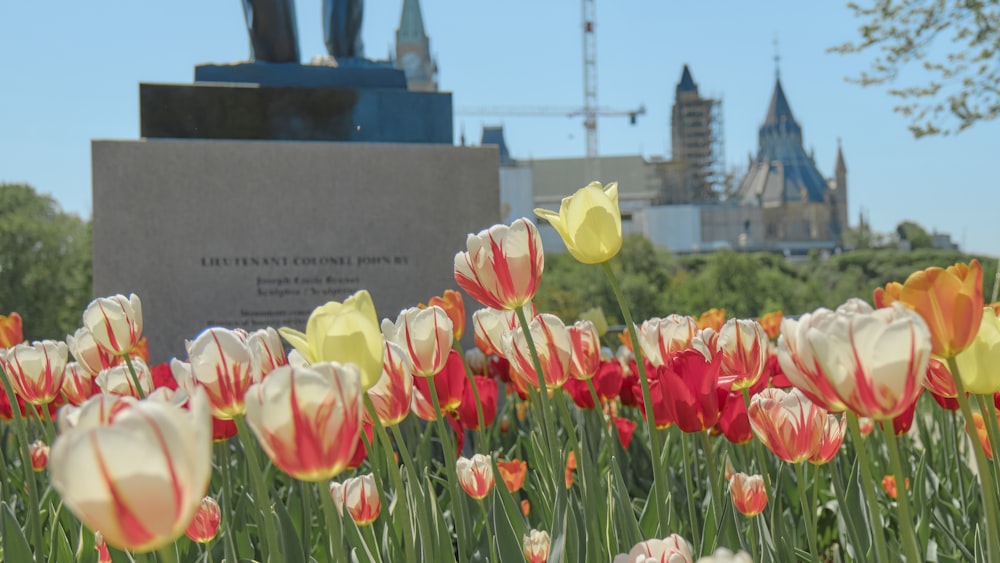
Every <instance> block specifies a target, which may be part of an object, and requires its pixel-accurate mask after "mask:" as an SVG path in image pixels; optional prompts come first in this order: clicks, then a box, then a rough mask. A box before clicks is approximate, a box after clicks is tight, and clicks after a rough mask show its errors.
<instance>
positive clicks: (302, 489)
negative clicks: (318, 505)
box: [298, 481, 312, 555]
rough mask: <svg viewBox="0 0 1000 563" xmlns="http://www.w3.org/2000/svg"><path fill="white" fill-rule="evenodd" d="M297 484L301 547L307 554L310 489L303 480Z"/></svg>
mask: <svg viewBox="0 0 1000 563" xmlns="http://www.w3.org/2000/svg"><path fill="white" fill-rule="evenodd" d="M298 484H299V495H301V496H302V549H303V550H304V551H305V552H306V554H307V555H308V554H309V553H311V552H312V537H311V535H312V490H311V489H310V488H309V485H308V484H307V483H306V482H305V481H299V483H298Z"/></svg>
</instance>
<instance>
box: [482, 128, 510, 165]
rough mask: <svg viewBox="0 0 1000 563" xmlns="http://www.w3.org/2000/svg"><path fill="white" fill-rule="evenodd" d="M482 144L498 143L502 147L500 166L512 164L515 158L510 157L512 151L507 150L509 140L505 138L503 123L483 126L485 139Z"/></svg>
mask: <svg viewBox="0 0 1000 563" xmlns="http://www.w3.org/2000/svg"><path fill="white" fill-rule="evenodd" d="M480 144H481V145H496V146H497V147H499V149H500V166H511V165H513V164H514V160H513V159H511V158H510V151H508V150H507V141H505V140H504V138H503V125H499V126H487V127H483V139H482V141H481V142H480Z"/></svg>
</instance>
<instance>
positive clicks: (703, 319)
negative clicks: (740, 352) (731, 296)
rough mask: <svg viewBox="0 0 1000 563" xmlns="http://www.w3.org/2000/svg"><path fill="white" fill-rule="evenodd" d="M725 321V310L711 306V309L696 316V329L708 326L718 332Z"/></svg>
mask: <svg viewBox="0 0 1000 563" xmlns="http://www.w3.org/2000/svg"><path fill="white" fill-rule="evenodd" d="M725 323H726V310H725V309H716V308H715V307H712V308H711V309H709V310H707V311H705V312H704V313H702V314H701V316H700V317H698V329H699V330H700V329H705V328H710V329H712V330H714V331H716V332H718V331H719V330H720V329H721V328H722V325H723V324H725Z"/></svg>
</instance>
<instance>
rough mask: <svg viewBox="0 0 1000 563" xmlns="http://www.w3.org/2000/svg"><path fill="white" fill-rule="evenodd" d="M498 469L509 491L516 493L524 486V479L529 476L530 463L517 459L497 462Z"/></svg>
mask: <svg viewBox="0 0 1000 563" xmlns="http://www.w3.org/2000/svg"><path fill="white" fill-rule="evenodd" d="M497 469H499V470H500V477H502V478H503V482H504V484H506V485H507V490H508V491H510V492H512V493H515V492H517V491H520V490H521V487H523V486H524V478H525V477H526V476H527V475H528V462H526V461H521V460H517V459H512V460H510V461H497Z"/></svg>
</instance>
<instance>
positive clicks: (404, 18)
mask: <svg viewBox="0 0 1000 563" xmlns="http://www.w3.org/2000/svg"><path fill="white" fill-rule="evenodd" d="M425 38H426V35H425V33H424V17H423V15H422V14H421V13H420V1H419V0H403V12H402V15H400V17H399V31H397V32H396V42H397V43H399V42H400V41H410V42H416V41H421V40H423V39H425Z"/></svg>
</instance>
